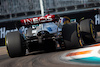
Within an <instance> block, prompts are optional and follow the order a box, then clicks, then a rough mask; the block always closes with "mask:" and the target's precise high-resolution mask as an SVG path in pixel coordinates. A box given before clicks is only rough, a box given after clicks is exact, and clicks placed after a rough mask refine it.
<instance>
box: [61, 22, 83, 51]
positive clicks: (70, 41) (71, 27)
mask: <svg viewBox="0 0 100 67" xmlns="http://www.w3.org/2000/svg"><path fill="white" fill-rule="evenodd" d="M62 36H63V39H64V43H65V47H66V49H71V48H78V47H80V46H83V45H82V42H81V41H80V33H79V25H78V23H69V24H65V25H64V26H63V28H62Z"/></svg>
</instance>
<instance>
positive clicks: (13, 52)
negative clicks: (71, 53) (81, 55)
mask: <svg viewBox="0 0 100 67" xmlns="http://www.w3.org/2000/svg"><path fill="white" fill-rule="evenodd" d="M63 19H64V20H65V21H63V20H61V19H60V17H58V16H56V15H51V14H47V15H45V16H42V17H35V18H28V19H22V20H20V21H17V24H16V25H17V26H28V29H27V32H26V34H24V33H23V31H21V29H20V28H18V29H19V31H16V32H10V33H8V34H7V35H6V38H5V44H6V46H7V50H8V54H9V56H10V57H19V56H24V55H25V54H26V49H28V51H29V52H32V51H38V50H44V51H55V50H57V49H71V48H78V47H81V46H84V45H86V44H92V43H95V42H96V41H95V31H94V22H93V20H91V19H85V20H82V21H81V22H80V23H77V22H74V23H67V22H68V21H69V19H68V18H67V19H66V18H63ZM60 21H62V23H60ZM63 22H66V23H65V24H63ZM36 24H38V25H37V26H36ZM33 25H35V27H34V26H33Z"/></svg>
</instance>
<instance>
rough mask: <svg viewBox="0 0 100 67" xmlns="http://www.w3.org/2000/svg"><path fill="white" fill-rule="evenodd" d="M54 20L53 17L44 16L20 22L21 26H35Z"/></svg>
mask: <svg viewBox="0 0 100 67" xmlns="http://www.w3.org/2000/svg"><path fill="white" fill-rule="evenodd" d="M54 20H55V15H50V14H48V15H46V16H43V17H36V18H28V19H23V20H20V21H21V23H22V25H35V24H40V23H45V22H50V21H54Z"/></svg>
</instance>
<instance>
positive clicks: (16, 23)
mask: <svg viewBox="0 0 100 67" xmlns="http://www.w3.org/2000/svg"><path fill="white" fill-rule="evenodd" d="M59 18H60V17H59V16H57V15H51V14H47V15H45V16H42V17H34V18H27V19H17V20H8V21H7V20H6V21H3V22H2V21H0V27H21V26H29V25H36V24H42V23H48V22H55V21H57V20H59Z"/></svg>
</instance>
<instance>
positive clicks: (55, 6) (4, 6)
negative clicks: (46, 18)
mask: <svg viewBox="0 0 100 67" xmlns="http://www.w3.org/2000/svg"><path fill="white" fill-rule="evenodd" d="M39 1H40V0H0V19H6V18H10V19H11V18H15V17H22V16H26V17H27V16H30V15H34V16H35V15H40V14H41V11H40V2H39ZM43 3H44V8H45V9H52V10H53V11H51V13H54V12H62V11H69V10H76V9H83V8H91V7H98V6H100V0H43Z"/></svg>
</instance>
